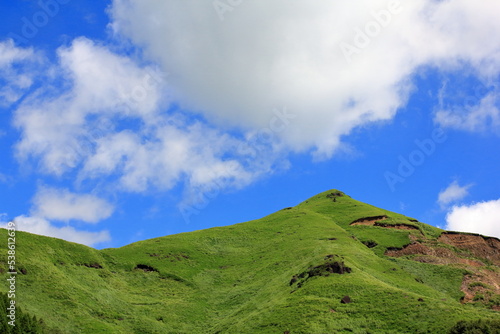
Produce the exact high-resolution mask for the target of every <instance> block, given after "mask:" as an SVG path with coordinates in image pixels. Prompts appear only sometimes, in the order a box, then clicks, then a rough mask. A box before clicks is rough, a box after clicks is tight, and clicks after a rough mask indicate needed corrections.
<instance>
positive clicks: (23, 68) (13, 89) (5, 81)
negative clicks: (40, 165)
mask: <svg viewBox="0 0 500 334" xmlns="http://www.w3.org/2000/svg"><path fill="white" fill-rule="evenodd" d="M40 61H41V58H40V56H39V55H37V54H36V53H35V51H34V50H33V49H31V48H20V47H16V46H15V45H14V42H13V41H12V40H10V39H9V40H6V41H0V107H7V106H9V105H11V104H12V103H14V102H16V101H17V100H19V98H21V96H22V95H23V94H24V93H25V92H26V90H27V89H28V88H29V87H31V85H32V84H33V81H34V76H35V75H36V74H37V70H36V66H35V65H37V64H38V63H39V62H40Z"/></svg>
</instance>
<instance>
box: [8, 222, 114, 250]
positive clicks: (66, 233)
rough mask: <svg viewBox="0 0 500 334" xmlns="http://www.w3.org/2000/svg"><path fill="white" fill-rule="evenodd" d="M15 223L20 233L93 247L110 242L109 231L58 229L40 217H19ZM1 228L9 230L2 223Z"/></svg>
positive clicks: (67, 227)
mask: <svg viewBox="0 0 500 334" xmlns="http://www.w3.org/2000/svg"><path fill="white" fill-rule="evenodd" d="M14 221H15V223H16V229H17V230H19V231H24V232H30V233H34V234H39V235H44V236H48V237H54V238H59V239H64V240H67V241H71V242H76V243H80V244H84V245H87V246H93V245H96V244H99V243H102V242H106V241H109V240H110V236H109V232H108V231H100V232H87V231H80V230H76V229H75V228H73V227H71V226H63V227H56V226H53V225H52V224H51V223H50V222H49V221H47V220H46V219H43V218H40V217H29V216H19V217H16V218H15V219H14ZM0 227H2V228H7V223H0Z"/></svg>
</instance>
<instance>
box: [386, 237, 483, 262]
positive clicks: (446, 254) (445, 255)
mask: <svg viewBox="0 0 500 334" xmlns="http://www.w3.org/2000/svg"><path fill="white" fill-rule="evenodd" d="M385 255H387V256H392V257H401V256H411V255H420V256H415V257H414V258H412V260H414V261H418V262H422V263H432V264H459V263H461V264H465V265H468V266H472V267H481V266H484V263H482V262H480V261H479V260H475V259H469V258H462V257H459V256H457V254H456V253H455V252H453V251H452V250H451V249H448V248H445V247H440V246H438V245H436V246H432V247H431V246H428V245H424V244H422V243H420V242H417V241H413V242H412V243H410V244H409V245H406V246H405V247H403V248H401V249H399V248H389V249H387V251H386V252H385Z"/></svg>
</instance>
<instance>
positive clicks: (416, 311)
mask: <svg viewBox="0 0 500 334" xmlns="http://www.w3.org/2000/svg"><path fill="white" fill-rule="evenodd" d="M1 232H2V238H4V240H7V235H6V234H7V233H6V231H5V230H2V231H1ZM3 245H4V243H2V248H3V250H2V252H4V254H6V253H7V250H6V247H5V246H3ZM16 246H17V259H16V260H17V267H16V270H17V272H18V275H17V279H16V284H17V292H16V303H17V305H18V306H20V307H21V308H22V310H23V312H25V313H27V314H29V315H35V316H36V317H37V318H38V319H42V324H41V325H40V328H41V329H40V331H41V332H46V333H189V334H192V333H212V334H216V333H231V334H233V333H252V334H253V333H289V334H296V333H307V334H314V333H318V334H320V333H344V332H345V333H397V334H401V333H459V332H460V331H457V330H458V328H459V327H460V326H462V327H461V328H465V327H467V326H469V325H470V324H472V325H470V326H476V325H477V326H483V327H484V326H486V327H488V326H489V327H491V328H493V327H495V326H498V319H499V313H498V311H499V309H500V240H498V239H496V238H492V237H485V236H481V235H475V234H467V233H458V232H448V231H443V230H441V229H438V228H435V227H432V226H430V225H426V224H424V223H421V222H419V221H417V220H416V219H413V218H409V217H406V216H403V215H401V214H397V213H394V212H390V211H387V210H384V209H380V208H377V207H374V206H371V205H368V204H365V203H362V202H359V201H356V200H354V199H352V198H351V197H349V196H348V195H346V194H344V193H343V192H341V191H338V190H330V191H327V192H324V193H321V194H319V195H316V196H314V197H312V198H310V199H308V200H306V201H305V202H302V203H301V204H299V205H297V206H295V207H288V208H284V209H282V210H280V211H278V212H276V213H273V214H271V215H269V216H267V217H264V218H262V219H258V220H254V221H249V222H245V223H241V224H236V225H232V226H226V227H215V228H211V229H207V230H202V231H196V232H189V233H182V234H177V235H170V236H166V237H161V238H155V239H150V240H144V241H140V242H136V243H133V244H130V245H127V246H125V247H121V248H114V249H103V250H95V249H93V248H89V247H86V246H83V245H79V244H75V243H70V242H66V241H63V240H59V239H54V238H48V237H43V236H38V235H33V234H29V233H23V232H17V237H16ZM0 265H1V267H0V272H1V276H2V279H3V280H4V282H5V279H6V278H8V277H10V274H9V273H8V271H9V269H8V265H7V261H5V260H2V261H1V262H0ZM1 289H2V292H7V291H8V288H7V285H6V284H3V285H2V288H1ZM3 318H5V316H3ZM464 320H465V321H466V322H461V321H464ZM476 320H478V321H476ZM474 324H476V325H474ZM486 327H485V328H486ZM462 332H463V331H462ZM460 333H461V332H460Z"/></svg>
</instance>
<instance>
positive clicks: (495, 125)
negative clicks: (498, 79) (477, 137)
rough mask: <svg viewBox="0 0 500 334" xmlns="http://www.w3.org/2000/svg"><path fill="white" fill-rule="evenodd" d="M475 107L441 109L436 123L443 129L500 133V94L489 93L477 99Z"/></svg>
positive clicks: (495, 92)
mask: <svg viewBox="0 0 500 334" xmlns="http://www.w3.org/2000/svg"><path fill="white" fill-rule="evenodd" d="M477 99H478V100H479V101H478V103H477V104H476V105H473V106H466V107H464V106H455V107H453V108H452V109H441V110H438V111H437V112H436V115H435V118H434V120H435V122H436V123H438V124H439V125H440V126H441V127H448V128H454V129H458V130H465V131H470V132H485V131H488V130H493V131H495V132H497V133H500V93H499V92H498V91H492V92H489V93H488V94H487V95H486V96H484V97H481V98H480V99H479V98H477Z"/></svg>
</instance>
